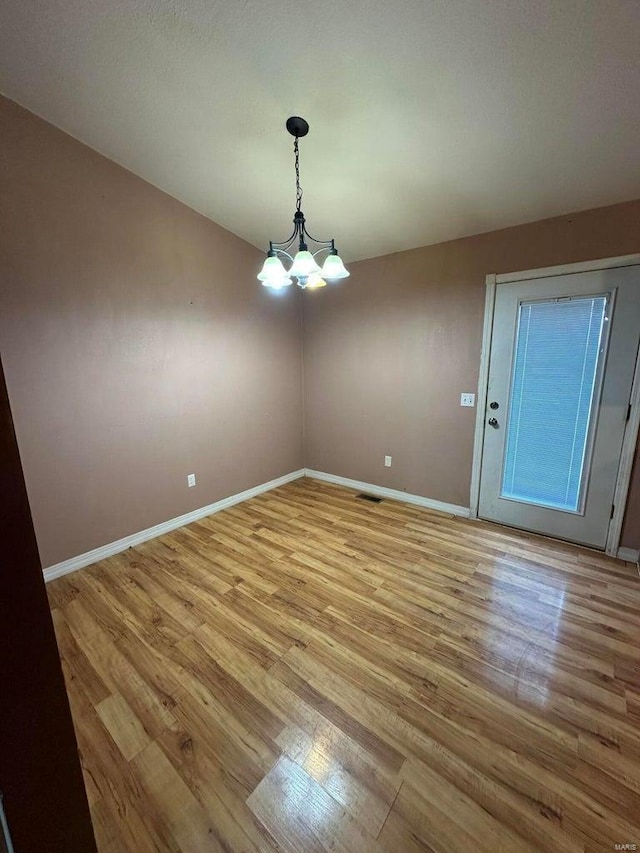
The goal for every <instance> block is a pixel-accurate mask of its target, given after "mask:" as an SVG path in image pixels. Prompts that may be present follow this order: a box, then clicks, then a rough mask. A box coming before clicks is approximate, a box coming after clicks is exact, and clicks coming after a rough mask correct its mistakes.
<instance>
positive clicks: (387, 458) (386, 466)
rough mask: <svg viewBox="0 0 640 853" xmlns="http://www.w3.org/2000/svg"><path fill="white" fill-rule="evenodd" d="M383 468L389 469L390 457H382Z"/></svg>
mask: <svg viewBox="0 0 640 853" xmlns="http://www.w3.org/2000/svg"><path fill="white" fill-rule="evenodd" d="M384 467H385V468H391V457H390V456H385V457H384Z"/></svg>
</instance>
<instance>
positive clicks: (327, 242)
mask: <svg viewBox="0 0 640 853" xmlns="http://www.w3.org/2000/svg"><path fill="white" fill-rule="evenodd" d="M302 233H303V234H304V236H305V237H308V238H309V240H311V242H312V243H317V244H318V246H326V247H327V248H329V249H335V239H333V240H318V239H317V238H316V237H313V236H312V235H311V234H309V232H308V231H307V229H306V227H305V225H304V223H303V225H302Z"/></svg>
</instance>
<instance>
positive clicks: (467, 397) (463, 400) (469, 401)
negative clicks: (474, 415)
mask: <svg viewBox="0 0 640 853" xmlns="http://www.w3.org/2000/svg"><path fill="white" fill-rule="evenodd" d="M475 404H476V395H475V394H460V405H461V406H475Z"/></svg>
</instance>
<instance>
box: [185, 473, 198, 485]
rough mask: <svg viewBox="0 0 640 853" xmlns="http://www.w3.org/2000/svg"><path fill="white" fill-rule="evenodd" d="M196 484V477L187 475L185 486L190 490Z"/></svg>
mask: <svg viewBox="0 0 640 853" xmlns="http://www.w3.org/2000/svg"><path fill="white" fill-rule="evenodd" d="M195 484H196V475H195V474H187V486H189V488H191V487H192V486H195Z"/></svg>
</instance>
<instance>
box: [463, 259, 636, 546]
mask: <svg viewBox="0 0 640 853" xmlns="http://www.w3.org/2000/svg"><path fill="white" fill-rule="evenodd" d="M636 265H639V266H640V254H636V255H621V256H619V257H616V258H600V259H598V260H594V261H581V262H579V263H575V264H560V265H559V266H555V267H541V268H540V269H535V270H520V271H518V272H510V273H501V274H497V273H491V274H489V275H487V276H486V278H485V287H486V298H485V305H484V323H483V329H482V349H481V351H480V373H479V376H478V392H477V393H478V396H477V401H478V405H477V408H476V424H475V431H474V436H473V464H472V467H471V494H470V498H469V507H470V512H469V516H470V518H478V505H479V502H480V471H481V469H482V450H483V445H484V431H485V420H486V419H485V414H486V408H487V385H488V382H489V355H490V352H491V341H492V337H493V313H494V308H495V301H496V285H498V284H515V283H517V282H521V281H528V280H529V279H535V278H547V277H550V276H558V275H571V274H572V273H580V272H592V271H595V270H606V269H614V268H615V267H629V266H636ZM629 402H630V406H631V412H630V415H629V420H628V421H627V424H626V427H625V431H624V438H623V441H622V451H621V455H620V465H619V467H618V476H617V478H616V487H615V492H614V507H615V509H614V512H613V516H612V518H611V521H610V522H609V531H608V534H607V542H606V547H605V553H607V554H609V555H610V556H613V557H616V556H618V549H619V547H620V534H621V531H622V522H623V520H624V511H625V509H626V504H627V497H628V492H629V484H630V482H631V469H632V466H633V459H634V456H635V450H636V444H637V441H638V433H639V432H640V351H639V353H638V355H636V366H635V373H634V379H633V385H632V388H631V399H630V401H629Z"/></svg>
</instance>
